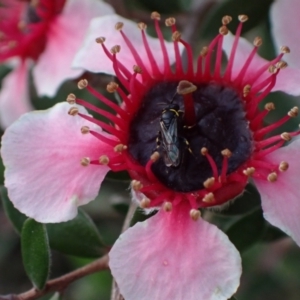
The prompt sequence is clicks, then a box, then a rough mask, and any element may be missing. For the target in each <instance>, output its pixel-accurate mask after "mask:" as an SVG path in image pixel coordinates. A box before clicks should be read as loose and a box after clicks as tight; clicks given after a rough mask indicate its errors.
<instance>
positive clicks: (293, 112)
mask: <svg viewBox="0 0 300 300" xmlns="http://www.w3.org/2000/svg"><path fill="white" fill-rule="evenodd" d="M298 112H299V108H298V107H297V106H294V107H293V108H292V109H291V110H290V111H289V112H288V116H290V117H291V118H295V117H297V116H298Z"/></svg>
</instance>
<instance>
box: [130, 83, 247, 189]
mask: <svg viewBox="0 0 300 300" xmlns="http://www.w3.org/2000/svg"><path fill="white" fill-rule="evenodd" d="M177 86H178V82H162V83H158V84H156V85H155V86H153V87H152V88H151V89H150V90H149V91H148V93H147V94H146V96H145V97H144V99H143V101H142V103H143V104H142V106H141V108H140V109H139V111H138V112H137V114H136V115H135V117H134V119H133V121H132V123H131V126H130V134H129V136H130V137H129V143H128V151H129V152H130V154H131V155H132V156H133V157H134V158H135V159H136V160H137V161H138V162H139V163H140V164H141V165H143V166H145V165H146V164H147V162H148V161H149V157H150V156H151V154H152V153H153V152H154V150H156V149H157V151H158V152H159V153H160V154H161V155H160V157H159V159H158V160H157V161H156V162H155V163H154V164H153V165H152V171H153V173H154V174H155V176H156V177H157V178H158V179H159V180H160V181H161V182H162V183H163V184H165V185H166V186H168V187H169V188H171V189H173V190H176V191H180V192H190V191H196V190H199V189H202V188H203V182H204V181H205V180H207V178H210V177H212V176H213V173H212V172H213V171H212V168H211V166H210V164H209V161H208V160H207V158H206V157H205V156H203V155H202V154H201V149H202V148H203V147H206V148H207V149H209V153H210V155H211V156H212V157H213V158H214V160H215V163H216V165H217V168H218V171H219V173H220V172H221V170H222V163H223V155H222V151H223V150H224V149H229V150H230V151H231V153H232V155H231V157H230V159H229V160H228V168H227V173H231V172H233V171H235V170H236V169H237V168H238V167H239V166H240V165H241V164H242V163H244V162H245V161H246V160H247V159H248V158H249V156H250V155H251V152H252V149H253V147H252V134H251V132H250V130H249V126H248V122H247V120H246V118H245V111H244V104H243V102H242V101H241V99H240V97H239V95H238V94H237V92H235V91H234V90H233V89H231V88H228V87H224V86H221V85H217V84H214V83H211V84H199V85H197V90H196V91H195V92H194V93H193V94H192V95H193V101H194V107H195V114H196V124H195V125H194V126H192V127H191V128H189V127H187V126H185V124H184V119H185V118H186V117H187V118H189V116H185V117H183V115H184V103H183V97H182V96H181V95H178V94H177V93H176V88H177ZM171 102H172V104H175V105H178V107H179V116H177V117H176V116H175V118H176V120H175V121H176V123H177V124H176V125H177V127H176V132H175V137H174V139H175V141H174V142H177V145H173V146H174V147H178V150H179V152H178V153H177V154H178V156H179V157H178V159H179V164H178V165H177V166H168V165H167V164H166V163H165V159H164V157H165V156H166V155H168V153H166V152H168V151H172V148H171V149H169V150H168V149H166V148H165V145H164V144H163V141H162V142H159V141H157V138H158V136H159V131H160V130H161V127H160V122H161V121H160V120H161V116H162V111H163V110H164V109H165V108H168V107H169V106H170V103H171ZM172 117H173V116H172V115H170V118H172ZM160 134H161V133H160ZM157 144H159V145H157ZM199 170H201V172H199Z"/></svg>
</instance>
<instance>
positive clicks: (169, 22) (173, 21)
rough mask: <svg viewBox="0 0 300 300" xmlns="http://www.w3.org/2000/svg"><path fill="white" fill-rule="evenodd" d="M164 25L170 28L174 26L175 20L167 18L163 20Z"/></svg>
mask: <svg viewBox="0 0 300 300" xmlns="http://www.w3.org/2000/svg"><path fill="white" fill-rule="evenodd" d="M165 24H166V26H167V27H171V26H173V25H175V24H176V19H175V18H167V19H166V20H165Z"/></svg>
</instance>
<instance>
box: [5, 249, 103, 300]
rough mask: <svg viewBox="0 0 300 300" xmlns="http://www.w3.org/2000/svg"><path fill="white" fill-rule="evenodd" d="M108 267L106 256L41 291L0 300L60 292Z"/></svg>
mask: <svg viewBox="0 0 300 300" xmlns="http://www.w3.org/2000/svg"><path fill="white" fill-rule="evenodd" d="M107 269H109V267H108V254H106V255H104V256H103V257H101V258H99V259H97V260H95V261H93V262H92V263H90V264H88V265H85V266H84V267H81V268H79V269H77V270H75V271H72V272H70V273H68V274H65V275H63V276H61V277H58V278H55V279H52V280H49V281H48V282H47V283H46V286H45V288H44V289H43V290H37V289H35V288H32V289H31V290H29V291H27V292H25V293H22V294H19V295H7V296H0V300H4V299H5V300H34V299H38V298H39V297H41V296H43V295H46V294H48V293H50V292H54V291H62V290H64V289H65V288H67V287H68V286H69V285H70V284H71V283H72V282H74V281H75V280H77V279H80V278H82V277H84V276H86V275H89V274H93V273H96V272H98V271H101V270H107Z"/></svg>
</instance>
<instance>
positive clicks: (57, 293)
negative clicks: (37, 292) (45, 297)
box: [49, 292, 62, 300]
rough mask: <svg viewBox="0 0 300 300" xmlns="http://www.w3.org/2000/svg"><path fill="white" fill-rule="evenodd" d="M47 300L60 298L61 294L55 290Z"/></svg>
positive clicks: (60, 299) (58, 299) (59, 299)
mask: <svg viewBox="0 0 300 300" xmlns="http://www.w3.org/2000/svg"><path fill="white" fill-rule="evenodd" d="M49 300H62V295H61V294H60V293H59V292H56V293H54V294H53V295H52V297H51V298H50V299H49Z"/></svg>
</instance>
